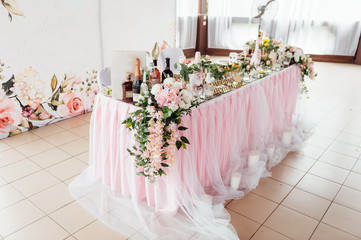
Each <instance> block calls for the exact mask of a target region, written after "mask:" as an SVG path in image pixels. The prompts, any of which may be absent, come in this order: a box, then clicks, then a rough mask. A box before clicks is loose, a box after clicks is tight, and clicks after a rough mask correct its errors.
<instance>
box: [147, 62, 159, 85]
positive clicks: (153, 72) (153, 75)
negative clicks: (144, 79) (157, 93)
mask: <svg viewBox="0 0 361 240" xmlns="http://www.w3.org/2000/svg"><path fill="white" fill-rule="evenodd" d="M155 61H156V60H155ZM157 71H158V74H157ZM149 82H150V84H151V85H155V84H157V83H160V73H159V70H158V69H156V68H155V67H154V63H150V64H149Z"/></svg>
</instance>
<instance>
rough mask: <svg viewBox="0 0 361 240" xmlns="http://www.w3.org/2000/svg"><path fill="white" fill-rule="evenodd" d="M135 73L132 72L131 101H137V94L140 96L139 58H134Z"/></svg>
mask: <svg viewBox="0 0 361 240" xmlns="http://www.w3.org/2000/svg"><path fill="white" fill-rule="evenodd" d="M134 65H135V73H134V80H133V102H134V103H137V102H138V99H139V96H140V85H141V83H142V82H141V80H140V60H139V58H137V59H135V63H134Z"/></svg>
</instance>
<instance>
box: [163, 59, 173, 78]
mask: <svg viewBox="0 0 361 240" xmlns="http://www.w3.org/2000/svg"><path fill="white" fill-rule="evenodd" d="M169 61H170V58H165V64H166V66H165V69H164V71H163V72H162V83H163V82H164V80H165V79H166V78H169V77H173V72H172V71H171V70H170V63H169Z"/></svg>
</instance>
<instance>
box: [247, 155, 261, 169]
mask: <svg viewBox="0 0 361 240" xmlns="http://www.w3.org/2000/svg"><path fill="white" fill-rule="evenodd" d="M259 157H260V153H259V151H257V150H254V151H250V152H249V154H248V169H249V170H251V171H252V172H253V171H256V170H257V169H258V164H259Z"/></svg>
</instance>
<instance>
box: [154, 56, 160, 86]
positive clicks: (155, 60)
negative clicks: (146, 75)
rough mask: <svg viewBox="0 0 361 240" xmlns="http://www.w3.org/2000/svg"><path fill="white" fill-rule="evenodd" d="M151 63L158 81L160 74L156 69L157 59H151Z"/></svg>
mask: <svg viewBox="0 0 361 240" xmlns="http://www.w3.org/2000/svg"><path fill="white" fill-rule="evenodd" d="M153 64H154V71H155V74H156V75H157V79H158V80H159V82H158V83H160V80H161V76H160V72H159V69H158V60H157V59H153Z"/></svg>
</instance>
